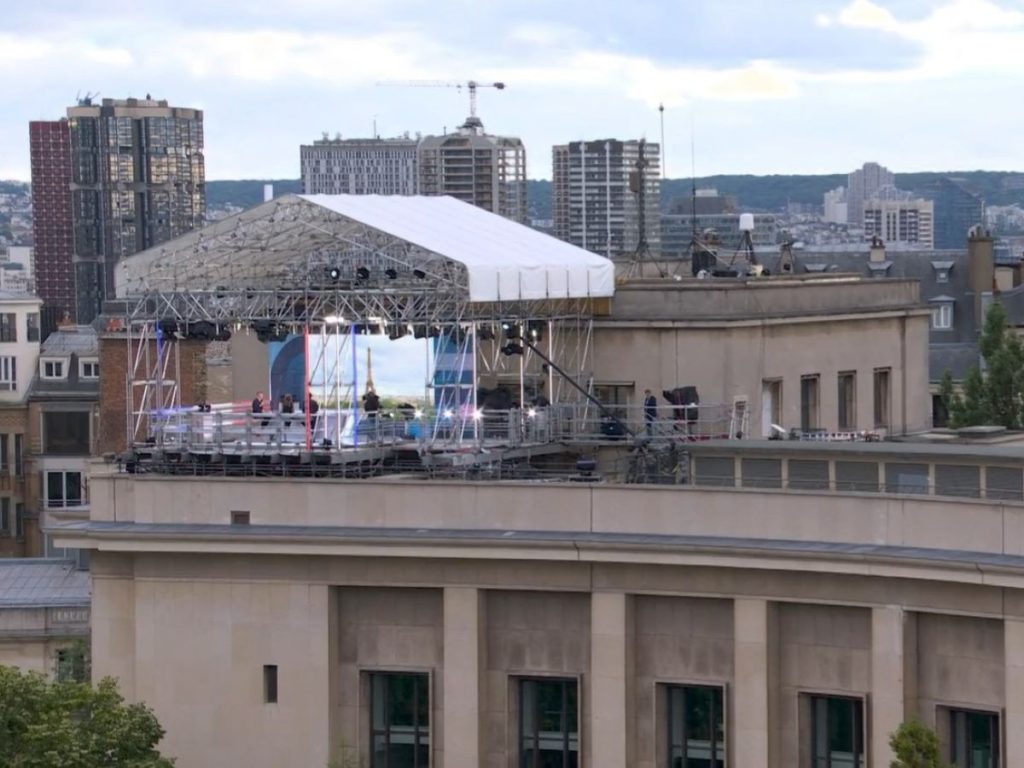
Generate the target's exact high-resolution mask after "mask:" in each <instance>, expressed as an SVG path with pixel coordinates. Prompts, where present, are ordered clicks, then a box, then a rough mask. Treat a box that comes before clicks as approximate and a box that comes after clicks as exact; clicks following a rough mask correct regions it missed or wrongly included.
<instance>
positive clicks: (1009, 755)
mask: <svg viewBox="0 0 1024 768" xmlns="http://www.w3.org/2000/svg"><path fill="white" fill-rule="evenodd" d="M1003 658H1004V669H1005V672H1004V674H1005V676H1006V677H1005V683H1006V709H1005V713H1006V717H1005V722H1003V723H1001V727H1002V732H1003V733H1005V734H1006V754H1005V755H1004V756H1003V760H1002V764H1003V765H1004V766H1005V767H1006V768H1024V620H1020V619H1006V620H1005V621H1004V622H1003Z"/></svg>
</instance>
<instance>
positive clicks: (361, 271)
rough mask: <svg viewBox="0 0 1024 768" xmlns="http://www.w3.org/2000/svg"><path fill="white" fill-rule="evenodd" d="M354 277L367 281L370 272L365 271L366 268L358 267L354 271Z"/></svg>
mask: <svg viewBox="0 0 1024 768" xmlns="http://www.w3.org/2000/svg"><path fill="white" fill-rule="evenodd" d="M356 277H358V278H359V279H360V280H369V279H370V270H369V269H367V268H366V267H359V269H357V270H356Z"/></svg>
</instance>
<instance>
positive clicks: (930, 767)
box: [889, 720, 945, 768]
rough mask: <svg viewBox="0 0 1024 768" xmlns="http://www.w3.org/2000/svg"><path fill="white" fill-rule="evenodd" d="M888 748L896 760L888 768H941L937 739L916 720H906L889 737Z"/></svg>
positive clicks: (933, 733)
mask: <svg viewBox="0 0 1024 768" xmlns="http://www.w3.org/2000/svg"><path fill="white" fill-rule="evenodd" d="M889 747H890V748H891V749H892V753H893V755H895V756H896V759H895V760H893V761H892V762H891V763H890V768H943V767H944V766H945V763H943V762H942V759H941V758H940V757H939V737H938V736H936V735H935V731H933V730H931V729H930V728H925V727H924V726H923V725H921V724H920V723H919V722H917V721H916V720H908V721H907V722H905V723H903V724H902V725H900V727H899V728H897V729H896V730H895V731H893V733H892V734H891V735H890V736H889Z"/></svg>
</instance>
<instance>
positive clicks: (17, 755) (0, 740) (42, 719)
mask: <svg viewBox="0 0 1024 768" xmlns="http://www.w3.org/2000/svg"><path fill="white" fill-rule="evenodd" d="M163 735H164V731H163V728H161V727H160V723H159V722H157V719H156V717H155V716H154V715H153V712H152V710H150V709H149V708H148V707H146V706H145V705H144V704H126V703H125V701H124V697H122V696H121V694H120V693H119V692H118V690H117V683H116V682H114V680H113V679H112V678H104V679H103V680H101V681H100V682H99V684H98V685H96V686H95V687H93V686H92V685H91V684H90V683H83V682H73V681H68V682H57V681H51V680H49V679H48V678H46V677H45V676H44V675H41V674H39V673H38V672H22V671H21V670H19V669H16V668H14V667H4V666H0V765H3V766H9V767H10V768H51V767H52V766H58V765H59V766H61V768H170V766H173V765H174V761H173V760H169V759H167V758H164V757H161V756H160V753H159V752H158V751H157V749H156V745H157V744H158V743H159V742H160V739H161V738H163Z"/></svg>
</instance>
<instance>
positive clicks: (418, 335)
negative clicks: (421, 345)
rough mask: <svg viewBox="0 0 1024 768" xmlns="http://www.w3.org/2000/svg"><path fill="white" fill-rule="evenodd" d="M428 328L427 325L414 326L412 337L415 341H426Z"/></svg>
mask: <svg viewBox="0 0 1024 768" xmlns="http://www.w3.org/2000/svg"><path fill="white" fill-rule="evenodd" d="M427 331H428V328H427V326H425V325H414V326H413V328H412V337H413V338H414V339H425V338H427Z"/></svg>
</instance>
